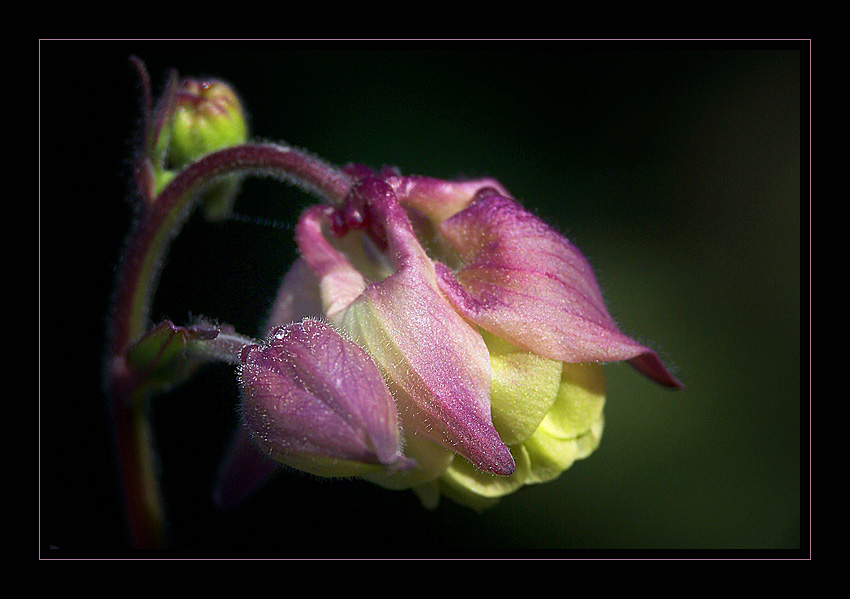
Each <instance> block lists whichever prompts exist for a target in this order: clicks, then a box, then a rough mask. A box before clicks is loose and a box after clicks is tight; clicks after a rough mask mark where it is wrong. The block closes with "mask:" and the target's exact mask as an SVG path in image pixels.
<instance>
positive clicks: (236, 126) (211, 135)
mask: <svg viewBox="0 0 850 599" xmlns="http://www.w3.org/2000/svg"><path fill="white" fill-rule="evenodd" d="M166 120H167V123H166V127H165V129H164V130H163V131H162V133H161V135H160V138H159V140H158V148H160V151H161V152H162V154H163V156H164V168H165V169H166V171H165V172H164V173H162V176H161V177H160V180H159V189H162V187H164V185H165V184H166V183H167V182H168V181H169V180H170V178H171V175H173V173H174V172H175V171H177V170H179V169H180V168H182V167H183V166H185V165H187V164H189V163H190V162H193V161H195V160H198V159H199V158H202V157H203V156H205V155H206V154H210V153H212V152H215V151H216V150H222V149H224V148H229V147H232V146H237V145H240V144H243V143H245V142H246V141H247V140H248V123H247V120H246V116H245V111H244V109H243V108H242V103H241V102H240V101H239V97H238V96H237V95H236V92H235V91H234V90H233V88H232V87H230V86H229V85H228V84H227V83H224V82H222V81H217V80H211V81H202V80H198V79H191V78H187V79H184V80H183V81H182V82H181V83H180V85H179V87H178V89H177V91H176V93H175V94H174V98H173V102H172V104H171V113H170V115H168V116H166ZM169 173H171V175H169ZM241 181H242V178H241V177H236V176H231V177H230V178H228V179H225V180H223V181H220V182H219V183H217V184H216V185H215V186H213V187H212V188H211V189H209V190H207V191H206V192H205V193H204V195H203V209H204V213H205V215H206V216H207V218H209V219H211V220H217V219H221V218H224V217H225V216H227V215H228V214H229V213H230V209H231V207H232V206H233V201H234V200H235V197H236V193H237V192H238V190H239V187H240V184H241ZM159 189H158V190H157V191H159Z"/></svg>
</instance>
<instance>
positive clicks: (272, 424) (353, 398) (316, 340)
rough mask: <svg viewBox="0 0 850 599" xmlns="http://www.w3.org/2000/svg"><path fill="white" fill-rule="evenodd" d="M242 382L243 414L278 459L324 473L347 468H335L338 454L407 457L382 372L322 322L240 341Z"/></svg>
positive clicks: (396, 463) (396, 462) (389, 460)
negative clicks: (258, 339) (260, 341)
mask: <svg viewBox="0 0 850 599" xmlns="http://www.w3.org/2000/svg"><path fill="white" fill-rule="evenodd" d="M240 384H241V387H242V407H243V417H244V419H245V422H246V424H247V425H248V428H249V429H250V430H251V432H252V434H253V436H254V440H255V441H256V442H257V443H258V444H259V445H260V447H261V448H262V449H263V450H265V451H267V452H269V455H270V456H271V457H273V458H274V459H276V460H278V461H281V462H283V463H285V464H289V465H292V466H294V467H296V468H300V469H302V470H307V471H309V472H314V473H316V474H320V475H326V476H329V475H342V476H344V475H348V474H345V473H342V472H337V471H336V468H337V461H339V460H343V461H345V462H348V463H351V462H353V463H356V464H363V465H385V466H391V467H402V466H404V465H405V462H406V458H404V456H403V455H402V453H401V447H400V439H399V435H398V421H397V414H396V408H395V403H394V402H393V399H392V397H391V396H390V393H389V390H388V389H387V387H386V385H385V383H384V381H383V379H382V378H381V375H380V373H379V372H378V370H377V368H375V365H374V363H373V362H372V360H371V359H370V358H369V356H368V355H367V354H366V353H365V352H363V350H361V349H360V348H359V347H358V346H357V345H355V344H354V343H351V342H350V341H347V340H345V339H343V338H342V337H341V336H340V335H339V334H338V333H336V331H334V330H333V329H332V328H331V327H330V326H329V325H327V324H325V323H323V322H320V321H317V320H309V319H306V320H304V321H302V322H301V323H298V324H293V325H289V326H286V327H281V328H279V329H276V330H275V331H274V332H273V333H272V334H271V335H270V336H269V337H268V339H267V340H266V343H265V344H264V345H263V346H256V345H254V346H247V347H245V348H244V349H243V350H242V367H241V369H240ZM328 464H330V470H329V471H327V470H326V468H327V467H328ZM346 467H347V466H346ZM358 468H359V466H358Z"/></svg>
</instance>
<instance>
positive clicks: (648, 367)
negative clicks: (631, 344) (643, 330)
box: [629, 351, 685, 390]
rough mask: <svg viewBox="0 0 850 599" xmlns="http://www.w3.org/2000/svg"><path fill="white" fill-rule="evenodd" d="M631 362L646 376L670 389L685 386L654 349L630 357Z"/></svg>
mask: <svg viewBox="0 0 850 599" xmlns="http://www.w3.org/2000/svg"><path fill="white" fill-rule="evenodd" d="M629 364H631V365H632V366H633V367H634V368H635V369H636V370H637V371H638V372H640V373H641V374H642V375H644V376H645V377H647V378H649V379H651V380H653V381H655V382H656V383H658V384H659V385H662V386H664V387H667V388H668V389H674V390H675V389H684V388H685V385H684V384H682V382H681V381H679V380H678V379H677V378H676V377H674V376H673V375H672V374H670V371H669V370H667V367H666V366H664V363H663V362H662V361H661V358H659V357H658V354H656V353H655V352H653V351H647V352H645V353H642V354H640V355H639V356H636V357H634V358H632V359H630V360H629Z"/></svg>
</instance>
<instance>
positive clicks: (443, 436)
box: [340, 179, 514, 475]
mask: <svg viewBox="0 0 850 599" xmlns="http://www.w3.org/2000/svg"><path fill="white" fill-rule="evenodd" d="M354 196H355V201H354V202H353V205H354V206H357V202H358V196H359V201H362V203H363V204H364V205H365V206H363V207H362V209H361V207H360V206H357V208H358V210H359V211H361V212H363V213H366V214H369V215H371V216H370V221H371V222H373V223H379V226H381V228H382V231H381V234H380V237H381V239H383V240H385V242H386V246H387V255H388V256H389V257H390V259H391V261H392V263H393V267H394V269H395V273H394V274H392V275H390V276H389V277H387V278H386V279H384V280H382V281H379V282H376V283H373V284H371V285H369V286H368V287H367V288H366V289H365V291H364V292H363V294H362V295H361V296H360V297H359V298H357V300H355V301H354V302H353V303H352V304H351V306H350V307H349V308H348V309H347V310H345V311H344V312H343V313H342V314H341V319H340V321H341V322H342V323H343V326H344V327H345V329H346V330H347V331H349V332H351V334H352V335H353V336H354V338H355V339H357V340H358V342H360V343H361V345H362V346H363V347H366V348H367V349H368V350H369V352H370V354H371V355H372V357H373V359H374V360H375V362H376V363H377V364H378V365H379V367H380V368H381V369H382V371H383V372H384V374H385V376H386V377H387V378H388V379H389V380H390V381H391V383H393V384H394V385H395V387H396V388H398V389H400V390H401V391H402V392H403V393H402V394H400V397H398V399H399V401H400V402H402V401H409V402H411V403H412V404H413V406H415V409H416V410H417V411H418V412H419V414H420V416H421V426H420V427H419V428H420V432H423V433H425V434H427V435H429V436H431V437H432V438H434V439H435V440H436V441H437V442H439V443H441V444H443V445H445V446H446V447H449V448H450V449H452V450H454V451H456V452H458V453H459V454H461V455H463V456H464V457H466V458H467V459H469V460H470V461H471V462H472V463H473V464H475V465H476V466H478V467H479V468H481V469H483V470H487V471H489V472H493V473H496V474H502V475H506V474H510V473H511V472H513V470H514V461H513V457H512V456H511V454H510V451H509V450H508V448H507V446H506V445H505V444H504V443H503V442H502V440H501V439H500V438H499V435H498V433H497V432H496V429H495V428H494V427H493V424H492V420H491V417H490V361H489V354H488V352H487V347H486V345H485V344H484V341H483V339H482V338H481V336H480V335H479V334H478V332H477V331H475V330H473V329H472V328H471V327H470V326H469V325H468V324H467V323H466V322H465V321H464V320H463V318H462V317H461V316H460V315H459V314H458V313H457V312H456V311H455V310H454V309H453V308H452V306H451V305H450V304H449V303H448V302H447V301H446V300H445V298H444V297H443V296H442V295H441V294H440V292H439V290H438V289H437V280H436V273H435V271H434V266H433V262H432V261H431V260H430V259H429V258H428V256H427V255H426V254H425V251H424V250H423V249H422V247H421V246H420V245H419V243H418V241H417V240H416V237H415V236H414V234H413V230H412V226H411V224H410V221H409V220H408V219H407V216H406V214H405V212H404V210H402V209H401V207H400V206H399V205H398V203H397V202H396V201H395V197H394V194H393V193H392V191H391V190H390V189H388V188H386V186H385V185H384V184H383V183H382V182H379V181H378V180H376V179H373V180H370V181H366V182H361V186H360V187H358V188H356V189H355V191H354ZM413 406H411V407H413Z"/></svg>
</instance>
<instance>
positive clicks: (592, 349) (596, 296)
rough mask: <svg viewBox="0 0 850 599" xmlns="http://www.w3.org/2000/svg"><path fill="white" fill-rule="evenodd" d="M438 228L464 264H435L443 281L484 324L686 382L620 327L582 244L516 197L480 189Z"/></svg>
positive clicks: (539, 349) (571, 355) (578, 355)
mask: <svg viewBox="0 0 850 599" xmlns="http://www.w3.org/2000/svg"><path fill="white" fill-rule="evenodd" d="M439 233H440V236H441V238H442V240H443V241H444V242H445V243H447V244H448V245H449V246H450V247H451V248H452V249H453V250H454V251H455V252H456V255H457V257H458V264H459V266H458V267H457V269H456V270H455V271H454V273H453V272H452V271H451V270H450V269H449V268H448V267H446V266H444V265H439V266H438V274H439V277H440V288H441V290H442V291H443V292H444V293H445V294H446V296H447V297H449V299H450V300H451V301H452V303H453V304H454V306H455V307H456V308H457V309H458V311H460V312H461V313H462V314H464V316H466V317H467V318H468V319H470V320H471V321H473V322H475V323H476V324H478V325H479V326H481V327H482V328H484V329H485V330H487V331H489V332H491V333H493V334H495V335H498V336H499V337H502V338H504V339H506V340H508V341H510V342H511V343H513V344H514V345H517V346H519V347H523V348H526V349H528V350H530V351H533V352H535V353H537V354H539V355H541V356H544V357H546V358H550V359H555V360H561V361H564V362H611V361H619V360H630V361H631V363H632V365H633V366H635V367H636V368H637V369H638V370H640V371H641V372H642V373H643V374H645V375H646V376H648V377H650V378H652V379H653V380H655V381H657V382H659V383H661V384H663V385H667V386H670V387H679V386H681V385H680V383H679V382H678V381H676V379H674V378H673V377H672V376H671V375H670V374H669V372H667V370H666V369H665V368H664V366H663V364H662V363H661V361H660V359H659V358H658V356H657V355H656V354H655V353H654V352H653V351H652V350H651V349H649V348H647V347H646V346H644V345H641V344H640V343H638V342H636V341H634V340H632V339H630V338H629V337H627V336H626V335H624V334H622V333H621V332H620V331H619V329H618V327H617V325H616V323H615V322H614V320H613V318H611V315H610V314H609V313H608V309H607V308H606V306H605V302H604V300H603V298H602V294H601V292H600V290H599V286H598V284H597V282H596V278H595V276H594V274H593V270H592V269H591V267H590V265H589V264H588V262H587V260H586V259H585V258H584V256H583V255H582V254H581V252H579V251H578V250H577V249H576V248H575V247H574V246H573V245H572V244H571V243H570V242H569V241H567V239H565V238H564V237H563V236H561V235H560V234H558V233H557V232H556V231H555V230H554V229H552V228H551V227H549V226H548V225H547V224H546V223H544V222H543V221H542V220H541V219H539V218H538V217H536V216H535V215H533V214H531V213H530V212H528V211H527V210H525V209H524V208H522V207H521V206H520V205H519V204H518V203H517V202H515V201H514V200H512V199H509V198H507V197H504V196H503V195H501V194H500V193H499V192H497V191H496V190H482V191H481V192H480V193H479V194H478V196H477V197H476V199H475V200H474V201H473V202H472V203H471V204H470V205H469V206H468V207H467V208H465V209H464V210H462V211H461V212H459V213H457V214H455V215H454V216H452V217H451V218H449V219H447V220H446V221H444V222H442V223H441V224H440V227H439Z"/></svg>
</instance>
